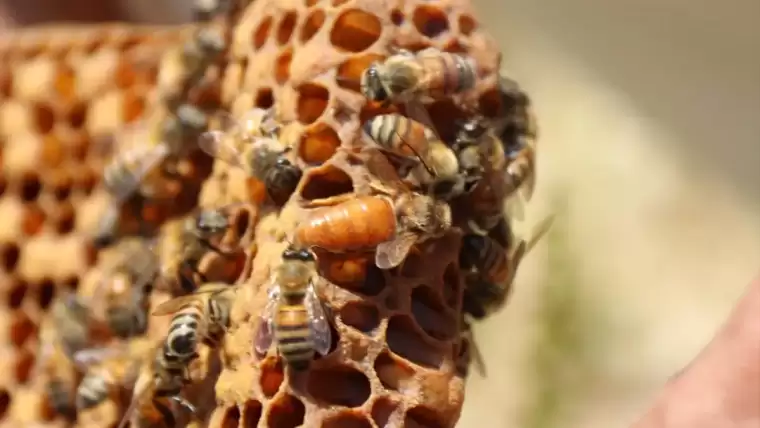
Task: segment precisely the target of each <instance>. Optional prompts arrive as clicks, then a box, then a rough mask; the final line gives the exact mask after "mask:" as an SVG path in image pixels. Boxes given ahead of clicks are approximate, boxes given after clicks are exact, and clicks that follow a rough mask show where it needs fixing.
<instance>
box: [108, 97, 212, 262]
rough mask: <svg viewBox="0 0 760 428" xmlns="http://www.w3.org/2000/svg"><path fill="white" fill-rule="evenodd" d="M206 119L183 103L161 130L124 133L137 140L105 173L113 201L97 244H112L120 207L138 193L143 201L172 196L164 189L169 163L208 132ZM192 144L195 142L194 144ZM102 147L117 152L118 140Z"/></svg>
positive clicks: (141, 126) (144, 127) (135, 128)
mask: <svg viewBox="0 0 760 428" xmlns="http://www.w3.org/2000/svg"><path fill="white" fill-rule="evenodd" d="M207 119H208V118H207V115H206V114H205V113H203V112H202V111H200V110H199V109H198V108H196V107H194V106H192V105H189V104H184V105H181V106H180V107H179V108H178V109H177V111H176V114H175V115H170V116H169V117H168V118H167V119H166V120H164V121H163V124H162V126H161V129H159V130H157V131H151V129H150V128H149V127H148V126H147V125H146V124H142V123H141V124H138V125H136V126H133V127H131V128H129V129H127V130H126V131H125V133H124V137H125V138H126V139H128V140H133V141H134V140H137V141H135V144H133V145H132V147H130V148H129V149H127V150H125V151H123V152H117V153H116V155H115V156H114V157H113V158H112V159H111V161H110V162H109V163H108V164H107V165H106V166H105V168H104V170H103V184H104V186H105V188H106V191H107V192H108V193H109V194H110V195H111V200H110V203H109V205H108V207H107V209H106V212H105V213H104V214H103V215H102V216H101V219H100V220H99V222H98V226H97V228H96V231H95V235H94V243H95V245H96V246H97V247H104V246H106V245H109V244H111V243H112V242H113V240H114V238H115V236H114V235H115V233H116V229H117V226H118V221H119V215H120V209H121V206H122V204H123V203H124V202H125V201H126V200H127V199H128V198H130V197H132V196H133V195H134V194H135V193H136V192H138V193H139V195H140V196H142V198H144V199H161V198H166V197H169V196H173V195H172V194H169V193H166V191H165V190H166V187H165V186H164V185H165V181H164V173H165V172H166V171H167V160H168V159H169V158H170V157H174V156H177V155H180V154H183V153H186V152H187V147H192V146H193V145H194V144H195V141H196V140H197V138H198V136H199V135H200V133H201V132H202V131H204V130H205V129H206V126H207ZM156 134H157V135H156ZM189 141H192V145H191V144H189V143H188V142H189ZM100 146H101V147H100V150H103V151H114V149H115V140H114V139H113V138H105V139H102V140H101V141H100ZM159 166H161V168H159ZM135 208H136V214H137V217H138V218H140V216H141V212H140V206H139V205H137V206H135Z"/></svg>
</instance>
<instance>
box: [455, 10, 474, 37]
mask: <svg viewBox="0 0 760 428" xmlns="http://www.w3.org/2000/svg"><path fill="white" fill-rule="evenodd" d="M458 22H459V32H460V33H461V34H463V35H465V36H469V35H470V34H472V32H473V31H475V28H477V26H478V23H477V22H475V18H473V17H472V16H470V15H467V14H462V15H459V20H458Z"/></svg>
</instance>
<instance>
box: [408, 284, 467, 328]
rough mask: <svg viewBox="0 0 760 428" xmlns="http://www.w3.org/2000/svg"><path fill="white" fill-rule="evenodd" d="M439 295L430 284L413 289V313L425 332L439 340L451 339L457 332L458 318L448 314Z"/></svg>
mask: <svg viewBox="0 0 760 428" xmlns="http://www.w3.org/2000/svg"><path fill="white" fill-rule="evenodd" d="M447 312H448V311H447V309H446V307H445V306H444V304H443V302H441V300H440V298H439V297H438V295H437V294H436V293H435V292H434V291H433V290H432V289H431V288H430V287H428V286H425V285H420V286H417V287H415V288H414V291H412V315H413V316H414V320H415V321H416V322H417V325H419V326H420V327H421V328H422V329H423V330H424V331H425V333H427V334H428V335H429V336H431V337H433V338H435V339H438V340H449V339H452V338H453V337H454V335H455V334H456V328H457V320H456V319H454V318H453V317H452V316H450V315H447Z"/></svg>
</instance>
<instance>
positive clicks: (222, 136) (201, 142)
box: [198, 113, 243, 168]
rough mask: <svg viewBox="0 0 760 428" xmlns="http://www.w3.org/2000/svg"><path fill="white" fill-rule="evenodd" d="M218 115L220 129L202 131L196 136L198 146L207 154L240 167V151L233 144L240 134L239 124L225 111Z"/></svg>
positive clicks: (241, 164)
mask: <svg viewBox="0 0 760 428" xmlns="http://www.w3.org/2000/svg"><path fill="white" fill-rule="evenodd" d="M218 117H219V121H220V129H218V130H211V131H206V132H204V133H202V134H201V135H200V137H198V146H199V147H200V148H201V150H203V151H204V152H206V153H207V154H208V155H209V156H211V157H213V158H215V159H219V160H221V161H223V162H226V163H228V164H230V165H232V166H235V167H239V168H242V167H243V161H242V152H241V150H240V149H239V148H238V147H237V145H236V144H235V142H236V141H237V140H238V138H239V136H240V125H239V124H238V123H237V121H235V119H234V118H233V117H232V116H230V115H229V114H227V113H221V114H219V116H218Z"/></svg>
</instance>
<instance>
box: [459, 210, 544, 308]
mask: <svg viewBox="0 0 760 428" xmlns="http://www.w3.org/2000/svg"><path fill="white" fill-rule="evenodd" d="M553 221H554V217H552V216H550V217H547V218H545V219H543V220H542V221H540V222H539V223H537V224H536V226H535V227H534V229H533V231H532V232H531V235H530V237H529V239H528V240H527V241H526V240H523V239H521V240H519V242H515V243H514V246H513V247H511V248H509V249H506V248H504V247H503V246H502V245H501V244H500V243H498V242H497V241H496V240H495V239H493V238H491V237H489V236H482V235H476V234H471V235H465V237H464V239H463V240H462V248H461V249H460V260H459V263H460V266H461V267H462V269H463V270H464V271H466V272H467V275H466V288H465V293H464V302H463V310H464V311H465V312H466V313H468V314H470V315H471V316H472V317H473V318H475V319H482V318H485V317H486V316H488V315H490V314H492V313H494V312H496V311H497V310H498V309H500V308H501V307H503V306H504V303H505V302H506V300H507V297H509V292H510V290H511V286H512V282H513V281H514V278H515V275H516V274H517V268H518V267H519V265H520V262H521V261H522V259H523V258H524V257H525V256H526V255H527V254H528V253H529V252H530V250H531V249H532V248H533V247H534V246H535V245H536V244H537V243H538V241H540V239H541V238H542V237H543V236H544V235H545V234H546V233H547V232H548V231H549V228H550V227H551V225H552V223H553ZM511 239H512V242H514V238H513V237H512V238H511Z"/></svg>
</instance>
